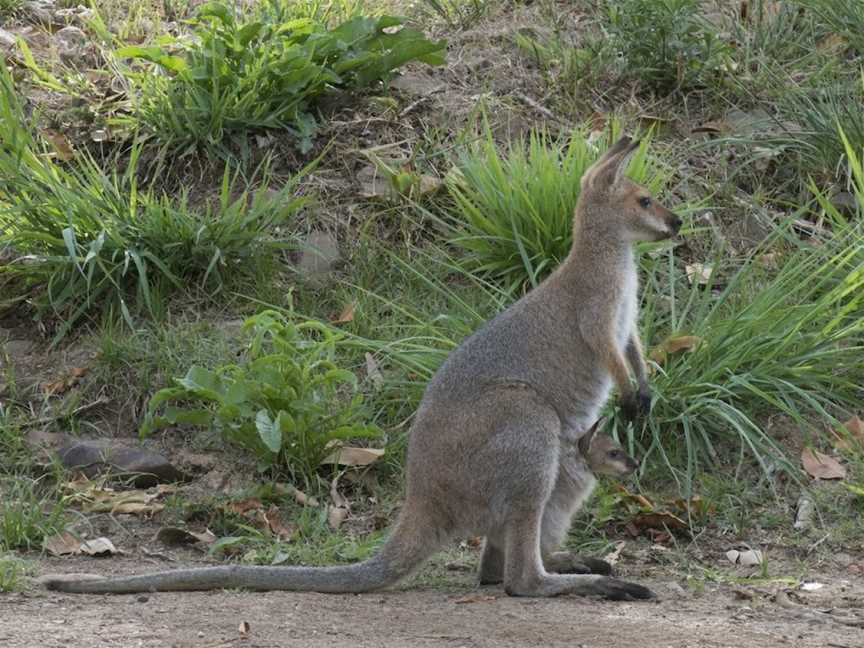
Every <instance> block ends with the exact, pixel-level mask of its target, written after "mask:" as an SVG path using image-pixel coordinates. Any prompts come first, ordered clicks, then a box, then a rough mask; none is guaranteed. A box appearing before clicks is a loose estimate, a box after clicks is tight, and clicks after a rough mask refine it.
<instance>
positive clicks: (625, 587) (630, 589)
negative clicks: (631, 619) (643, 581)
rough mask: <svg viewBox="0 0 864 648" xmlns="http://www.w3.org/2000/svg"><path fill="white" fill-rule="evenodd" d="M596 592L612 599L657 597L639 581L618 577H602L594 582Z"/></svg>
mask: <svg viewBox="0 0 864 648" xmlns="http://www.w3.org/2000/svg"><path fill="white" fill-rule="evenodd" d="M594 588H596V590H595V591H596V593H597V594H599V595H600V596H602V597H603V598H607V599H609V600H610V601H631V600H647V599H653V598H655V594H654V592H652V591H651V590H650V589H648V588H647V587H643V586H642V585H639V584H637V583H630V582H628V581H623V580H618V579H617V578H602V579H600V580H598V581H597V582H596V583H595V584H594Z"/></svg>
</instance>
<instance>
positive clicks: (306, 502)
mask: <svg viewBox="0 0 864 648" xmlns="http://www.w3.org/2000/svg"><path fill="white" fill-rule="evenodd" d="M276 489H277V491H278V492H280V493H283V494H285V495H291V496H292V497H293V498H294V501H295V502H297V503H298V504H299V505H300V506H318V500H317V499H315V498H314V497H312V496H311V495H307V494H306V493H304V492H303V491H301V490H300V489H299V488H295V487H294V486H291V485H290V484H289V485H286V484H277V485H276Z"/></svg>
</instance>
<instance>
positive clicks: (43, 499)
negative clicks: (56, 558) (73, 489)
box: [0, 476, 65, 551]
mask: <svg viewBox="0 0 864 648" xmlns="http://www.w3.org/2000/svg"><path fill="white" fill-rule="evenodd" d="M42 490H43V489H42V488H41V485H40V484H39V483H38V482H35V481H32V480H29V479H25V478H23V477H21V476H12V477H7V478H4V479H3V480H2V481H0V551H11V550H13V549H25V550H33V549H41V547H42V541H43V540H44V539H45V538H46V537H48V536H50V535H53V534H55V533H57V532H58V531H59V530H60V529H61V528H62V526H63V516H64V510H65V507H64V505H63V504H62V502H59V501H57V500H56V499H55V498H52V497H50V496H48V495H45V494H44V493H43V492H42Z"/></svg>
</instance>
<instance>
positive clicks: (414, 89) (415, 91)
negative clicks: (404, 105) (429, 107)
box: [390, 72, 446, 97]
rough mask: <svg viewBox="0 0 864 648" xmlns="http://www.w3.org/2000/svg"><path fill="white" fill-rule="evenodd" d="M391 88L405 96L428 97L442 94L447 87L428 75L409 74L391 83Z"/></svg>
mask: <svg viewBox="0 0 864 648" xmlns="http://www.w3.org/2000/svg"><path fill="white" fill-rule="evenodd" d="M390 87H391V88H396V89H397V90H399V91H401V92H404V93H405V94H409V95H415V96H418V97H426V96H429V95H430V94H434V93H436V92H441V91H442V90H443V89H444V88H445V87H446V86H445V84H444V83H442V82H441V81H439V80H438V79H433V78H432V77H430V76H429V75H427V74H423V73H420V72H409V73H407V74H403V75H402V76H398V77H396V78H395V79H393V80H392V81H390Z"/></svg>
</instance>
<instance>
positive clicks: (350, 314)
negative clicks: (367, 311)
mask: <svg viewBox="0 0 864 648" xmlns="http://www.w3.org/2000/svg"><path fill="white" fill-rule="evenodd" d="M356 307H357V305H356V304H355V303H354V302H351V303H350V304H348V305H347V306H346V307H345V308H343V309H342V312H341V313H339V314H338V315H336V316H335V317H333V318H331V320H330V322H331V323H333V324H347V323H348V322H353V321H354V309H355V308H356Z"/></svg>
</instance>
